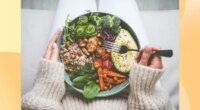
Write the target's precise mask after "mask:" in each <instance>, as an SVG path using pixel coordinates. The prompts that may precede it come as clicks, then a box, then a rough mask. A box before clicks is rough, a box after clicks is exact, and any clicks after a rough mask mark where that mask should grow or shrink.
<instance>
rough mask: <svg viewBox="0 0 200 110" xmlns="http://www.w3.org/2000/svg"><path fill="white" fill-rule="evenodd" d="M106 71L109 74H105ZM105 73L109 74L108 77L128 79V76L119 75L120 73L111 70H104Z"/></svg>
mask: <svg viewBox="0 0 200 110" xmlns="http://www.w3.org/2000/svg"><path fill="white" fill-rule="evenodd" d="M105 71H107V72H105ZM103 72H104V74H107V75H108V76H113V77H114V76H116V77H118V78H126V76H124V75H121V74H118V73H116V72H113V71H110V70H103Z"/></svg>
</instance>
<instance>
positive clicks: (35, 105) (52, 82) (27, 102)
mask: <svg viewBox="0 0 200 110" xmlns="http://www.w3.org/2000/svg"><path fill="white" fill-rule="evenodd" d="M162 74H163V70H158V69H152V68H148V67H145V66H141V65H138V64H134V65H133V68H132V70H131V72H130V78H129V79H130V90H129V91H130V92H129V93H127V94H123V93H119V94H117V95H115V96H111V97H107V98H95V99H93V100H91V101H88V100H86V99H84V98H83V97H82V96H81V95H78V94H77V93H75V92H70V93H67V94H66V91H68V87H65V83H64V65H63V64H62V63H58V62H53V61H50V60H45V59H42V60H41V63H40V66H39V70H38V73H37V76H36V78H35V81H34V87H33V88H32V90H31V91H30V92H28V93H27V94H26V95H24V96H23V98H22V109H23V110H172V109H173V108H172V106H171V105H170V103H169V99H168V95H167V94H166V93H165V92H164V91H163V89H162V88H161V87H158V86H157V85H156V83H157V81H158V79H159V78H160V77H161V76H162ZM122 95H126V96H127V97H123V96H122Z"/></svg>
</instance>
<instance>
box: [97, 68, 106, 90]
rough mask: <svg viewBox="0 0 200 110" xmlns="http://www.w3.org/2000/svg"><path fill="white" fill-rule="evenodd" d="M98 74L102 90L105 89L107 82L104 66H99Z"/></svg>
mask: <svg viewBox="0 0 200 110" xmlns="http://www.w3.org/2000/svg"><path fill="white" fill-rule="evenodd" d="M98 76H99V86H100V89H101V90H104V89H105V84H104V82H103V74H102V68H98Z"/></svg>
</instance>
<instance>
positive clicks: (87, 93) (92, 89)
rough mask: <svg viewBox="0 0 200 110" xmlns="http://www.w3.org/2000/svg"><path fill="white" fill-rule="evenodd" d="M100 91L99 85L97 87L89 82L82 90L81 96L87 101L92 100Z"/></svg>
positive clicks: (92, 82)
mask: <svg viewBox="0 0 200 110" xmlns="http://www.w3.org/2000/svg"><path fill="white" fill-rule="evenodd" d="M99 91H100V87H99V85H97V84H96V83H95V82H94V81H89V82H88V83H87V84H86V85H85V86H84V89H83V96H84V97H85V98H87V99H93V98H95V97H96V96H97V94H98V93H99Z"/></svg>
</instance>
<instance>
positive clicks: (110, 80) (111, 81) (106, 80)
mask: <svg viewBox="0 0 200 110" xmlns="http://www.w3.org/2000/svg"><path fill="white" fill-rule="evenodd" d="M104 80H105V82H107V83H111V84H112V83H114V80H113V79H112V78H108V77H107V78H105V79H104Z"/></svg>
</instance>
